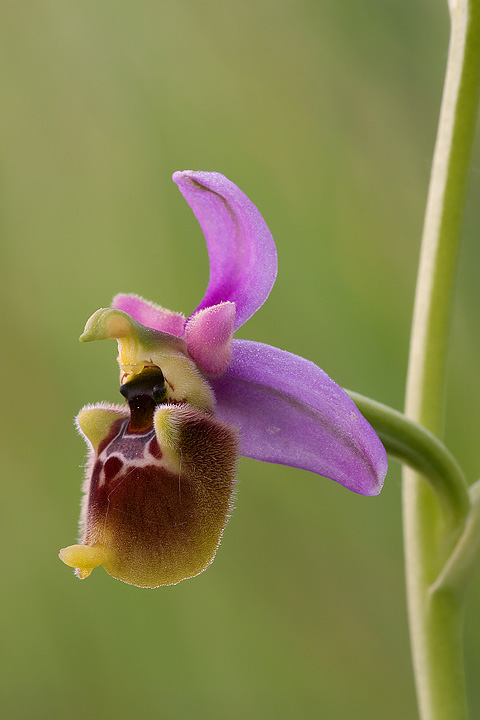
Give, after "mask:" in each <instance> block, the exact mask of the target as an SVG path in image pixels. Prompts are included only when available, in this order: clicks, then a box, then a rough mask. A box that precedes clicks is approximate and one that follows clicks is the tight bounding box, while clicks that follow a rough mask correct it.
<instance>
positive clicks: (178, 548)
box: [60, 171, 387, 587]
mask: <svg viewBox="0 0 480 720" xmlns="http://www.w3.org/2000/svg"><path fill="white" fill-rule="evenodd" d="M173 180H174V182H176V183H177V185H178V187H179V189H180V192H181V193H182V195H183V196H184V198H185V199H186V201H187V203H188V204H189V205H190V207H191V209H192V210H193V212H194V214H195V216H196V218H197V220H198V222H199V223H200V226H201V228H202V230H203V232H204V235H205V238H206V242H207V247H208V252H209V258H210V280H209V283H208V287H207V290H206V293H205V296H204V298H203V300H202V301H201V302H200V304H199V305H198V307H197V308H196V310H195V311H194V312H193V313H192V314H191V315H190V316H189V317H187V318H185V317H184V316H183V315H182V314H180V313H176V312H172V311H170V310H165V309H164V308H162V307H160V306H158V305H155V304H154V303H151V302H148V301H146V300H144V299H143V298H141V297H139V296H138V295H117V296H116V297H115V298H114V300H113V304H112V308H104V309H101V310H98V311H97V312H96V313H95V314H94V315H93V316H92V317H91V318H90V319H89V321H88V322H87V325H86V327H85V331H84V333H83V335H82V336H81V338H80V340H82V341H90V340H100V339H104V338H115V339H116V340H117V342H118V350H119V355H118V363H119V366H120V382H121V387H120V392H121V393H122V395H123V396H124V397H125V399H126V400H127V404H124V405H110V404H107V403H99V404H96V405H87V406H86V407H85V408H83V409H82V410H81V411H80V413H79V415H78V417H77V426H78V429H79V431H80V433H81V434H82V435H83V436H84V438H85V440H86V441H87V444H88V447H89V459H88V466H87V471H86V480H85V487H84V491H85V495H84V502H83V509H82V514H81V523H80V524H81V533H82V538H81V544H80V545H72V546H70V547H68V548H64V549H63V550H62V551H61V552H60V557H61V559H62V560H63V561H64V562H65V563H66V564H67V565H70V566H71V567H74V568H76V573H77V576H78V577H80V578H85V577H87V576H88V575H89V574H90V572H91V571H92V569H93V568H94V567H97V566H99V565H103V566H104V568H105V570H106V571H107V572H108V573H109V574H110V575H112V576H113V577H116V578H118V579H120V580H123V581H125V582H127V583H131V584H134V585H138V586H142V587H158V586H160V585H168V584H174V583H177V582H179V581H180V580H183V579H185V578H188V577H193V576H194V575H197V574H198V573H200V572H202V570H204V569H205V568H206V567H207V566H208V565H209V564H210V563H211V561H212V560H213V558H214V556H215V553H216V550H217V547H218V545H219V542H220V539H221V536H222V533H223V530H224V527H225V524H226V522H227V520H228V517H229V514H230V512H231V509H232V497H233V493H234V488H235V482H234V478H235V466H236V461H237V458H238V456H239V455H243V456H245V457H249V458H254V459H256V460H262V461H265V462H270V463H280V464H284V465H290V466H292V467H297V468H303V469H305V470H310V471H312V472H314V473H317V474H319V475H322V476H324V477H328V478H331V479H332V480H335V481H337V482H339V483H341V484H342V485H343V486H344V487H346V488H348V489H349V490H353V491H354V492H356V493H361V494H363V495H376V494H377V493H379V492H380V490H381V487H382V484H383V480H384V477H385V474H386V471H387V460H386V453H385V450H384V448H383V446H382V444H381V442H380V440H379V438H378V437H377V435H376V433H375V432H374V430H373V429H372V427H371V426H370V425H369V424H368V422H367V421H366V420H365V418H364V417H363V416H362V415H361V414H360V412H359V411H358V409H357V408H356V406H355V405H354V403H353V402H352V401H351V400H350V398H349V397H348V396H347V395H346V393H345V392H344V391H343V390H342V389H341V388H340V387H339V386H338V385H337V384H336V383H335V382H334V381H333V380H331V379H330V378H329V377H328V375H326V374H325V373H324V372H323V370H321V369H320V368H319V367H317V365H315V364H314V363H312V362H309V361H308V360H305V359H304V358H301V357H298V356H297V355H293V354H292V353H289V352H285V351H284V350H279V349H278V348H275V347H271V346H270V345H265V344H263V343H260V342H252V341H249V340H239V339H234V338H233V334H234V332H235V331H236V330H237V329H238V328H239V327H241V326H242V325H243V324H244V323H245V322H246V321H247V320H248V319H249V318H250V317H251V316H252V315H253V314H254V313H255V312H256V311H257V310H258V309H259V308H260V307H261V305H263V303H264V302H265V300H266V299H267V297H268V295H269V294H270V291H271V289H272V287H273V284H274V282H275V278H276V274H277V254H276V249H275V243H274V241H273V238H272V235H271V233H270V231H269V229H268V227H267V225H266V224H265V221H264V220H263V218H262V216H261V215H260V213H259V211H258V210H257V208H256V207H255V206H254V205H253V204H252V202H251V201H250V200H249V199H248V198H247V197H246V195H244V193H243V192H242V191H241V190H240V189H239V188H238V187H236V186H235V185H234V184H233V183H232V182H230V180H228V179H227V178H226V177H224V176H223V175H220V174H219V173H214V172H192V171H186V172H176V173H175V174H174V175H173Z"/></svg>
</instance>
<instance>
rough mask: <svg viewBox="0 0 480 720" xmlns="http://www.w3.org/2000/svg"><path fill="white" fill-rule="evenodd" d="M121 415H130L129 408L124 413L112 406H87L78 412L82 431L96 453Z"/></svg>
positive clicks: (78, 421)
mask: <svg viewBox="0 0 480 720" xmlns="http://www.w3.org/2000/svg"><path fill="white" fill-rule="evenodd" d="M121 417H128V410H126V411H125V412H124V413H122V412H120V411H118V410H112V409H111V408H101V407H93V408H89V407H86V408H84V409H83V410H80V412H79V413H78V416H77V423H78V427H79V428H80V430H81V431H82V433H83V434H84V435H85V437H86V438H88V440H90V442H91V443H92V446H93V449H94V451H95V453H96V452H97V449H98V446H99V445H100V443H101V442H102V440H103V439H104V438H106V437H107V435H108V433H109V432H110V428H111V427H112V425H113V423H114V422H115V421H116V420H118V419H119V418H121Z"/></svg>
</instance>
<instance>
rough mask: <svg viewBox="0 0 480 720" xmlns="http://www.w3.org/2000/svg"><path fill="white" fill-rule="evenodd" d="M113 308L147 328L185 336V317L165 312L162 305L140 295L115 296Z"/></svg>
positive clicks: (168, 311)
mask: <svg viewBox="0 0 480 720" xmlns="http://www.w3.org/2000/svg"><path fill="white" fill-rule="evenodd" d="M112 307H113V308H115V309H116V310H123V311H124V312H126V313H128V314H129V315H130V317H132V318H133V319H134V320H136V321H137V322H139V323H141V324H142V325H145V327H149V328H153V329H154V330H161V331H162V332H166V333H170V335H175V336H176V337H182V336H183V330H184V327H185V316H184V315H182V314H181V313H176V312H172V311H171V310H165V308H162V307H160V305H156V304H155V303H152V302H149V301H148V300H144V299H143V298H142V297H140V296H139V295H124V294H120V295H115V297H114V298H113V302H112Z"/></svg>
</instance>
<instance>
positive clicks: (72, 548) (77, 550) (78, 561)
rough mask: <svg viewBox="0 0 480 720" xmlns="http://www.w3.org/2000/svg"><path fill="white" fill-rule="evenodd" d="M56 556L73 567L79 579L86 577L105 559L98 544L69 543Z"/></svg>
mask: <svg viewBox="0 0 480 720" xmlns="http://www.w3.org/2000/svg"><path fill="white" fill-rule="evenodd" d="M58 557H59V558H60V560H62V562H64V563H65V565H68V566H69V567H73V568H75V571H76V574H77V577H79V578H80V580H84V579H85V578H87V577H88V576H89V575H90V573H91V572H92V570H93V569H94V568H96V567H98V566H99V565H102V563H103V562H104V561H105V554H104V552H103V550H102V549H101V548H100V547H99V546H98V545H97V546H90V545H69V546H68V547H66V548H62V549H61V550H60V552H59V553H58Z"/></svg>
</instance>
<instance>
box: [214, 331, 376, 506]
mask: <svg viewBox="0 0 480 720" xmlns="http://www.w3.org/2000/svg"><path fill="white" fill-rule="evenodd" d="M232 355H233V359H232V362H231V363H230V365H229V367H228V369H227V371H226V373H225V374H224V375H223V376H221V377H220V378H215V379H213V380H212V381H211V384H212V387H213V389H214V391H215V395H216V398H217V415H218V417H219V418H220V419H221V420H223V421H224V422H229V423H231V424H232V425H235V426H236V427H238V428H239V430H240V433H241V454H242V455H245V456H246V457H251V458H253V459H255V460H263V461H265V462H274V463H279V464H282V465H290V466H292V467H298V468H303V469H304V470H311V471H312V472H315V473H318V474H319V475H323V476H324V477H328V478H331V479H332V480H335V481H337V482H339V483H341V484H342V485H344V486H345V487H346V488H348V489H349V490H353V491H354V492H357V493H361V494H362V495H377V494H378V493H379V492H380V490H381V488H382V485H383V480H384V478H385V475H386V472H387V457H386V453H385V449H384V447H383V445H382V444H381V442H380V440H379V438H378V436H377V435H376V433H375V431H374V430H373V428H372V427H371V426H370V425H369V423H368V422H367V421H366V420H365V418H364V417H363V416H362V415H361V413H360V412H359V410H358V409H357V407H356V406H355V405H354V403H353V402H352V401H351V400H350V398H349V397H348V396H347V395H346V394H345V392H344V391H343V390H342V389H341V388H340V387H339V386H338V385H337V384H336V383H335V382H334V381H333V380H331V378H329V377H328V375H326V373H324V372H323V370H321V369H320V368H319V367H317V366H316V365H315V364H314V363H312V362H309V361H308V360H305V359H304V358H301V357H299V356H297V355H293V354H292V353H289V352H285V351H284V350H279V349H278V348H275V347H271V346H270V345H264V344H263V343H258V342H252V341H249V340H234V341H233V343H232Z"/></svg>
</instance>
